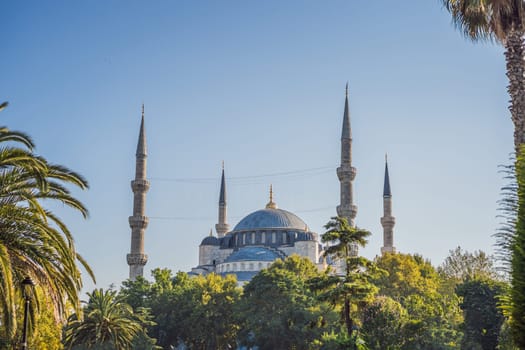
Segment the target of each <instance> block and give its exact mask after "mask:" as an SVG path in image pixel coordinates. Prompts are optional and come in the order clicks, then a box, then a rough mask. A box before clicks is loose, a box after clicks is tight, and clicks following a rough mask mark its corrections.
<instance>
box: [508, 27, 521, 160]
mask: <svg viewBox="0 0 525 350" xmlns="http://www.w3.org/2000/svg"><path fill="white" fill-rule="evenodd" d="M524 58H525V48H524V42H523V32H522V31H518V30H513V31H511V32H510V33H509V35H508V36H507V38H506V41H505V61H506V66H507V67H506V68H507V78H509V85H508V87H507V91H508V93H509V95H510V106H509V110H510V114H511V118H512V122H513V123H514V148H515V151H516V154H518V151H519V145H521V144H523V143H525V77H524V74H525V62H524Z"/></svg>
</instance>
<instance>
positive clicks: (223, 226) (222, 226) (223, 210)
mask: <svg viewBox="0 0 525 350" xmlns="http://www.w3.org/2000/svg"><path fill="white" fill-rule="evenodd" d="M226 221H227V207H226V179H225V178H224V161H223V162H222V175H221V189H220V193H219V221H218V222H217V224H216V225H215V231H217V235H218V236H219V238H221V237H223V236H224V235H225V234H226V232H228V231H229V230H230V225H228V223H227V222H226Z"/></svg>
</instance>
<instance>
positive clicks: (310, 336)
mask: <svg viewBox="0 0 525 350" xmlns="http://www.w3.org/2000/svg"><path fill="white" fill-rule="evenodd" d="M319 276H320V273H319V272H318V270H317V268H316V266H315V265H314V264H312V263H311V262H310V261H309V260H308V259H307V258H302V257H299V256H297V255H292V256H290V257H288V258H286V259H285V260H284V261H281V260H277V261H276V262H274V263H273V264H272V265H271V266H270V267H269V268H268V269H264V270H262V271H261V272H259V273H258V274H257V275H256V276H255V277H254V278H253V279H252V280H251V281H250V282H249V283H248V284H247V285H246V286H245V288H244V294H243V296H242V299H241V301H240V303H239V311H238V313H239V317H240V318H241V325H242V331H241V333H240V340H241V343H242V344H244V345H247V346H255V345H256V346H257V348H259V349H261V350H272V349H273V350H288V349H297V350H301V349H303V350H307V349H312V348H313V346H314V344H316V343H317V344H318V342H317V341H316V340H319V339H320V338H321V336H322V333H323V332H325V331H328V330H329V325H330V324H332V323H333V321H334V320H336V319H337V316H336V315H335V314H334V313H333V312H332V311H331V310H330V306H329V305H327V304H324V303H319V302H318V301H317V299H316V296H315V293H314V292H313V291H312V289H311V288H310V287H309V285H308V281H309V280H310V279H312V278H314V277H319Z"/></svg>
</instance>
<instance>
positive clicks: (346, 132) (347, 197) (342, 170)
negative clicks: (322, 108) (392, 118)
mask: <svg viewBox="0 0 525 350" xmlns="http://www.w3.org/2000/svg"><path fill="white" fill-rule="evenodd" d="M356 172H357V170H356V168H354V167H353V166H352V132H351V127H350V109H349V106H348V83H346V91H345V109H344V114H343V127H342V133H341V166H339V168H337V177H338V178H339V182H340V184H341V189H340V196H341V197H340V204H339V205H338V206H337V215H338V216H340V217H343V218H346V220H348V223H349V224H350V225H351V226H352V227H354V226H355V217H356V215H357V206H355V205H354V191H353V181H354V179H355V175H356ZM352 250H353V253H354V254H355V255H357V254H358V251H357V245H356V246H354V247H352Z"/></svg>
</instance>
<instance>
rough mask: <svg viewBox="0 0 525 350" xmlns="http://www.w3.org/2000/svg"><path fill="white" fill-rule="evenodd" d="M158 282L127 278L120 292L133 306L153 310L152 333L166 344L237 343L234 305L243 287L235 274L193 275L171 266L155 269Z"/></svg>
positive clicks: (195, 346)
mask: <svg viewBox="0 0 525 350" xmlns="http://www.w3.org/2000/svg"><path fill="white" fill-rule="evenodd" d="M152 275H153V278H154V282H152V283H150V282H148V281H146V280H145V279H141V278H138V279H137V280H135V281H126V282H124V284H123V288H122V289H121V291H120V295H121V296H122V297H123V298H124V299H125V300H126V301H127V302H129V303H130V304H131V305H133V307H135V308H136V307H147V308H148V309H150V310H151V314H152V316H153V318H154V321H155V323H156V324H155V325H154V326H152V327H149V334H150V335H151V336H153V337H156V338H157V339H158V343H159V345H161V346H163V347H164V348H168V349H169V348H170V347H176V346H178V345H179V344H181V343H184V344H185V345H186V346H189V347H191V348H192V349H203V350H206V349H226V348H228V347H232V348H235V347H236V338H237V332H238V329H239V326H238V324H237V322H236V319H235V314H234V305H235V303H236V302H238V300H239V298H240V295H241V289H240V288H238V287H237V281H236V279H235V277H233V276H227V277H225V278H223V277H221V276H219V275H215V274H210V275H207V276H194V277H190V276H188V274H186V273H183V272H179V273H177V275H176V276H175V277H173V276H172V274H171V271H170V270H168V269H155V270H153V271H152Z"/></svg>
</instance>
